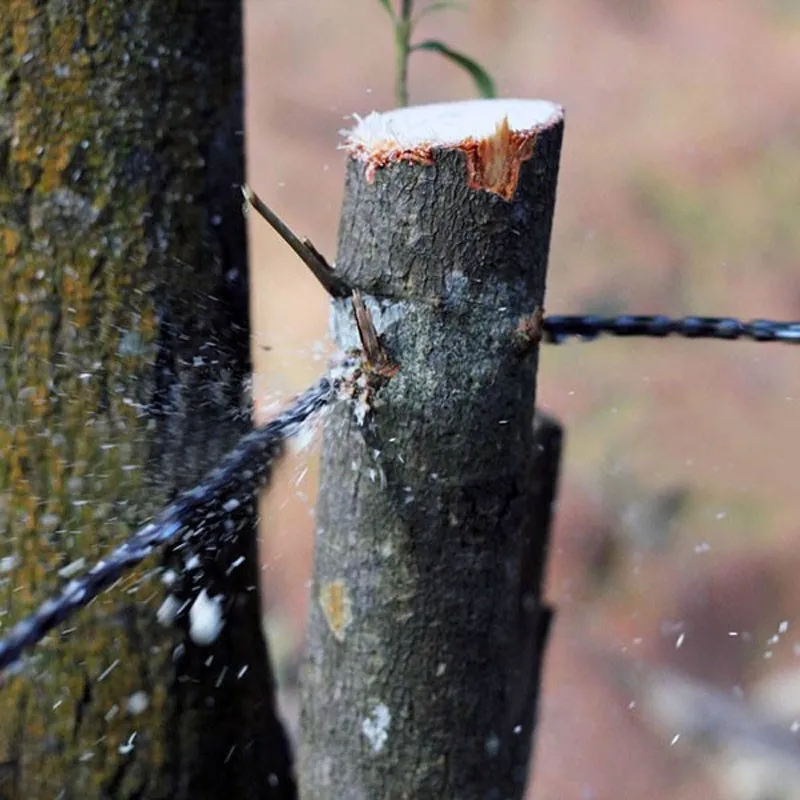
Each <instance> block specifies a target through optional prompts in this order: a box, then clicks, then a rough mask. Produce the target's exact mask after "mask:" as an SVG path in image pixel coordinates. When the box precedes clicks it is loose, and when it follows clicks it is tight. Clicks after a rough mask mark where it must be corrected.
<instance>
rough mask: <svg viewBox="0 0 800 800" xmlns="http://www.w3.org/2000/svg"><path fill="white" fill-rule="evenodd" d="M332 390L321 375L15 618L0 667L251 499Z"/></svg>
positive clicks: (0, 651)
mask: <svg viewBox="0 0 800 800" xmlns="http://www.w3.org/2000/svg"><path fill="white" fill-rule="evenodd" d="M337 388H338V386H337V381H335V380H331V379H329V378H322V379H321V380H320V381H319V382H318V383H316V384H315V385H314V386H312V387H311V388H310V389H308V390H307V391H306V392H304V393H303V394H302V395H300V396H299V397H298V398H297V399H296V400H295V401H294V403H292V405H291V406H289V408H287V409H286V411H284V412H283V413H282V414H281V415H280V416H278V417H276V418H275V419H274V420H272V421H271V422H269V423H267V424H266V425H264V426H263V427H261V428H258V429H257V430H255V431H253V432H252V433H249V434H247V435H246V436H244V437H243V438H242V439H241V441H240V442H239V444H238V445H237V446H236V447H235V448H234V449H233V450H232V451H231V452H230V453H228V455H226V456H225V457H224V458H223V460H222V461H221V463H220V464H219V466H218V467H216V469H214V470H213V471H212V472H211V473H210V474H209V475H208V476H207V477H206V478H205V480H203V481H202V482H201V483H199V484H198V485H197V486H195V487H194V488H193V489H191V490H189V491H187V492H185V493H183V494H182V495H180V497H178V498H177V499H176V500H175V501H174V502H172V503H170V505H168V506H167V507H166V508H165V509H164V510H163V511H162V512H161V513H160V514H159V515H158V516H157V517H156V518H155V519H154V520H152V521H151V522H149V523H148V524H147V525H145V526H143V527H142V528H140V529H139V530H138V531H136V532H135V533H134V534H133V535H132V536H131V537H130V538H129V539H127V540H126V541H125V542H123V544H121V545H120V546H119V547H117V548H116V549H115V550H113V551H112V552H111V553H109V554H108V555H107V556H106V557H105V558H104V559H103V560H101V561H98V562H97V563H96V564H95V565H94V567H92V569H90V570H89V571H88V572H87V573H85V574H84V575H82V576H80V577H79V578H75V579H74V580H71V581H70V582H69V583H68V584H67V585H66V586H65V587H64V588H63V589H62V590H61V592H60V594H58V595H57V596H56V597H54V598H51V599H49V600H46V601H45V602H44V603H42V605H41V606H39V608H38V609H37V610H36V611H34V612H33V613H32V614H31V615H30V616H28V617H26V618H25V619H23V620H21V621H20V622H18V623H17V624H16V625H15V626H14V627H13V628H12V629H11V630H10V631H9V632H8V633H7V634H6V636H5V637H3V638H2V639H0V670H3V669H5V668H6V667H8V666H9V665H11V664H13V663H14V662H16V661H17V660H18V659H19V658H20V657H21V656H22V653H23V652H24V651H25V650H26V649H29V648H31V647H33V646H34V645H35V644H37V643H38V642H39V641H41V640H42V639H43V638H44V637H45V636H46V635H47V633H48V632H49V631H51V630H52V629H53V628H54V627H55V626H56V625H58V624H59V623H61V622H64V620H66V619H67V618H68V617H69V616H71V615H72V614H73V613H74V612H75V611H77V610H78V609H80V608H83V607H84V606H86V605H87V604H88V603H89V602H90V601H91V600H92V599H94V598H95V597H96V596H97V595H98V594H99V593H100V592H101V591H102V590H103V589H105V588H107V587H109V586H110V585H111V584H113V583H114V582H115V581H117V580H119V578H120V577H121V576H122V575H124V574H125V572H126V571H127V570H128V569H130V568H131V567H133V566H135V565H136V564H138V563H140V562H141V561H142V560H144V559H145V558H147V557H148V556H149V555H150V554H152V553H153V552H155V551H156V550H157V549H158V548H159V547H161V546H162V545H165V544H167V543H169V542H173V541H175V540H177V539H178V537H181V536H196V535H199V533H200V532H201V531H202V530H203V529H204V528H208V527H212V526H213V527H216V526H217V525H218V523H219V522H220V521H224V519H225V515H226V513H228V509H231V511H232V510H233V509H234V508H235V507H238V502H239V498H241V497H247V496H249V497H252V496H253V495H254V493H255V491H256V490H257V489H258V488H259V487H260V486H262V485H264V484H265V483H266V482H267V481H268V479H269V477H270V474H271V472H272V466H273V464H274V463H275V460H276V458H277V457H278V455H279V454H280V452H281V449H282V446H283V443H284V442H285V441H286V439H288V438H289V437H291V436H293V435H294V434H295V433H297V431H298V430H299V429H300V427H301V426H302V424H303V423H304V422H305V421H306V420H307V419H308V418H309V417H310V416H311V415H312V414H314V413H316V412H317V411H319V410H320V409H322V408H323V407H324V406H326V405H327V404H328V403H329V402H330V401H331V400H332V399H333V398H334V397H335V396H336V393H337Z"/></svg>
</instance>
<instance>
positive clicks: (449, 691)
mask: <svg viewBox="0 0 800 800" xmlns="http://www.w3.org/2000/svg"><path fill="white" fill-rule="evenodd" d="M561 137H562V120H561V118H560V117H559V118H558V119H556V120H553V121H551V123H549V124H548V125H547V126H545V127H544V128H543V129H542V130H541V131H540V132H539V134H538V136H537V138H536V142H535V149H534V153H533V156H532V158H530V160H527V161H524V162H523V163H522V167H521V172H520V175H519V183H518V185H517V186H516V192H515V193H514V194H513V199H511V200H510V201H506V200H504V199H502V198H501V197H499V196H498V195H497V194H494V193H491V192H488V191H483V190H477V191H476V190H474V189H470V188H469V187H468V185H467V172H468V169H467V164H466V163H465V162H466V158H465V155H464V153H463V152H461V151H459V150H457V149H446V148H438V149H434V150H433V152H432V153H428V154H426V158H425V159H424V160H425V161H426V162H430V163H422V164H419V163H418V164H409V163H394V164H390V165H389V166H385V167H382V168H378V169H377V171H375V172H374V174H372V173H371V172H370V171H367V172H365V168H364V165H363V164H362V163H360V162H358V161H356V160H351V161H350V163H349V164H348V171H347V183H346V191H345V201H344V210H343V213H342V220H341V227H340V241H339V252H338V258H337V272H338V274H339V275H340V276H341V277H342V278H343V279H344V280H346V281H347V282H349V283H350V284H351V285H352V286H353V287H355V288H357V289H358V290H360V292H361V293H362V294H363V295H364V297H365V301H366V304H367V306H368V307H369V308H370V310H371V312H372V315H373V318H374V320H375V324H376V327H377V329H378V331H379V332H380V333H381V336H382V343H383V344H384V346H385V348H386V350H387V351H388V354H389V357H390V358H391V360H392V361H394V362H395V363H396V364H397V365H398V366H399V371H398V372H397V373H396V374H395V375H394V376H393V377H391V378H390V379H388V380H384V381H383V383H382V385H381V387H380V388H378V389H377V391H376V392H375V395H374V398H373V399H372V400H371V402H370V406H371V410H370V411H369V412H368V414H367V417H366V420H365V421H364V424H363V425H360V424H359V422H358V421H357V420H356V417H355V415H354V412H353V407H352V404H350V403H349V402H341V403H339V404H338V405H337V406H336V407H335V408H334V409H333V410H332V411H331V413H330V415H329V416H328V417H327V418H326V421H325V432H324V444H323V457H322V477H321V481H322V485H321V491H320V497H319V500H318V504H317V532H316V550H315V573H314V580H313V586H312V598H311V599H312V610H311V616H310V627H309V636H308V643H307V662H306V665H305V671H304V675H303V696H302V703H303V705H302V718H301V726H302V735H301V750H300V787H301V796H303V797H305V798H315V799H316V798H320V799H321V800H324V798H336V800H345V799H346V800H351V799H352V800H378V799H381V800H383V799H384V798H386V799H390V800H399V799H400V798H423V797H436V798H453V799H455V798H459V800H472V798H475V800H478V799H479V798H480V800H486V798H520V797H522V794H523V791H524V778H525V762H527V756H528V752H529V747H528V746H527V745H528V737H529V736H530V730H531V727H532V721H531V717H532V715H533V713H534V709H535V685H536V683H537V674H538V669H539V665H540V663H541V657H542V649H543V646H544V640H545V637H546V631H547V623H548V620H549V612H548V610H547V609H546V608H544V607H543V606H542V602H541V592H540V584H541V569H542V562H543V559H544V554H545V545H546V541H545V540H546V534H547V525H548V523H549V502H550V501H549V500H548V501H546V505H547V508H548V511H547V512H546V513H545V512H543V510H542V506H541V499H542V498H541V493H542V491H543V488H542V486H543V484H542V482H543V481H544V482H547V481H548V480H550V484H551V489H552V488H553V486H554V482H555V477H554V476H555V472H554V471H553V468H552V462H551V463H550V465H549V466H548V467H547V468H543V467H542V462H541V461H539V460H538V459H537V447H536V437H535V435H534V426H533V414H534V399H535V388H536V367H537V349H536V337H535V332H536V331H535V328H536V325H535V319H536V317H535V311H536V309H537V308H538V309H540V308H541V307H542V302H543V294H544V284H545V270H546V265H547V256H548V247H549V240H550V230H551V222H552V216H553V208H554V202H555V191H556V180H557V172H558V160H559V153H560V145H561ZM371 179H372V181H371ZM511 188H512V191H513V186H512V187H511ZM333 315H334V320H333V325H334V329H335V331H336V334H337V338H338V339H339V341H340V343H342V344H343V345H344V346H346V347H347V346H352V345H355V344H356V343H357V338H356V337H355V334H354V323H353V315H352V312H351V309H350V306H349V303H348V302H347V301H341V300H337V301H335V302H334V311H333ZM526 334H533V335H532V338H531V336H527V338H526ZM547 436H548V435H545V436H544V438H545V440H547V441H550V439H548V438H547ZM555 450H556V454H555V458H556V459H557V450H558V448H557V447H556V448H555ZM537 464H538V466H537ZM543 469H544V471H542V470H543ZM547 474H549V475H550V476H551V479H548V478H547ZM537 497H538V498H539V500H538V501H537V499H536V498H537ZM537 503H539V505H537ZM526 671H527V673H526ZM527 678H530V679H531V680H532V681H533V686H531V683H530V681H529V680H527ZM526 715H527V717H528V721H526V720H525V717H526ZM520 737H521V738H522V740H523V746H522V747H520V746H519V740H520ZM521 762H522V763H521Z"/></svg>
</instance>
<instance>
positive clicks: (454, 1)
mask: <svg viewBox="0 0 800 800" xmlns="http://www.w3.org/2000/svg"><path fill="white" fill-rule="evenodd" d="M446 8H455V9H458V10H459V11H465V10H466V6H465V5H464V3H463V2H462V0H436V2H433V3H430V4H429V5H427V6H425V8H423V9H422V11H420V12H419V14H417V16H416V17H415V18H414V24H415V25H416V24H417V23H418V22H419V21H420V20H421V19H422V18H423V17H425V16H427V15H428V14H430V13H431V12H434V11H444V10H445V9H446Z"/></svg>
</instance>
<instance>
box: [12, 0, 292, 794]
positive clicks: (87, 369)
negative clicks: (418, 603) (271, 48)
mask: <svg viewBox="0 0 800 800" xmlns="http://www.w3.org/2000/svg"><path fill="white" fill-rule="evenodd" d="M241 36H242V34H241V5H240V2H237V0H198V1H195V2H188V0H142V1H141V2H137V3H133V4H132V3H129V2H126V0H85V1H84V2H81V3H78V4H75V3H64V2H60V0H46V1H45V2H33V1H32V0H0V454H2V462H1V463H0V565H2V567H0V569H2V573H3V574H0V606H1V607H2V616H1V617H0V626H2V627H0V635H2V633H3V630H4V629H6V628H7V627H9V626H10V625H11V624H13V623H14V622H15V621H16V620H18V619H19V618H20V617H22V616H24V615H25V614H26V613H27V612H29V611H30V610H31V609H32V608H33V607H34V606H35V605H36V604H37V603H38V602H40V601H41V600H42V599H43V598H44V597H45V596H47V595H48V594H50V593H51V592H53V590H54V589H56V588H57V587H58V586H59V585H60V584H61V583H62V582H63V581H64V580H66V578H67V576H68V573H69V572H70V571H71V570H72V569H73V568H76V569H79V568H80V567H81V566H82V565H83V564H86V566H89V565H90V564H91V562H92V561H94V560H95V559H96V558H97V557H99V556H100V555H101V554H102V552H103V551H104V550H105V549H107V548H110V547H111V546H112V545H113V544H116V543H118V542H119V541H120V540H121V539H122V538H124V537H125V536H126V535H127V534H129V533H130V532H131V531H132V530H133V529H134V528H135V527H137V526H138V525H140V524H142V523H143V522H144V521H146V519H147V517H148V515H149V514H151V513H152V512H154V511H155V510H157V509H158V508H159V507H160V506H162V505H164V504H165V503H166V502H167V501H168V500H170V499H171V498H172V497H173V496H174V495H175V494H176V493H177V492H178V491H179V490H180V489H182V488H185V487H186V486H188V485H190V484H191V483H193V482H194V481H196V480H198V479H199V478H200V477H201V476H202V475H203V474H204V473H205V472H206V471H207V470H208V469H209V467H211V466H213V464H214V462H215V460H216V459H217V458H218V457H219V455H220V454H222V453H223V452H225V451H226V450H228V449H229V448H230V447H231V446H232V445H233V444H234V443H235V442H236V440H237V439H238V437H239V436H241V435H242V434H243V433H244V432H246V431H247V430H248V429H249V427H250V418H249V411H250V408H249V398H248V391H247V385H248V381H249V375H250V361H249V328H248V324H247V317H248V278H247V255H246V253H247V249H246V239H245V228H244V223H243V220H242V215H241V197H240V193H239V184H240V183H241V182H242V176H243V168H244V158H243V146H244V138H243V130H242V127H243V122H242V97H243V93H242V92H243V85H242V44H241V42H242V38H241ZM229 521H230V520H229ZM235 526H236V528H235V529H236V531H237V532H238V535H236V536H230V535H229V536H228V539H229V541H228V542H227V543H226V544H225V546H224V547H220V548H219V549H218V550H216V551H214V550H213V548H211V547H206V548H204V549H203V551H202V552H200V553H198V562H197V563H198V565H199V569H195V570H194V571H193V572H191V573H190V572H189V571H188V570H186V568H185V562H186V560H187V557H186V551H185V550H181V549H178V550H177V551H176V552H175V553H173V555H172V556H171V563H173V564H174V566H175V572H176V573H177V574H178V575H179V576H180V577H179V579H178V581H177V583H175V584H173V585H172V586H171V587H170V589H169V590H167V588H166V587H165V586H164V585H163V584H162V582H161V581H160V580H158V579H156V578H153V577H152V575H153V573H154V572H157V570H154V567H157V566H158V565H157V564H156V563H154V562H152V561H151V563H149V564H147V565H146V566H145V567H144V568H143V569H142V570H139V571H138V572H137V573H136V574H134V575H131V577H130V578H129V579H128V580H125V581H123V582H121V584H120V585H119V586H117V587H115V588H114V589H113V590H111V591H109V592H108V593H107V594H105V595H104V596H103V597H102V598H101V599H100V600H99V601H98V602H95V603H94V604H92V606H91V607H90V608H88V609H86V610H85V611H83V612H82V613H81V614H79V615H77V616H76V617H75V619H74V620H71V621H70V623H69V625H64V626H62V628H61V629H60V631H59V632H58V634H56V635H51V636H50V637H48V639H47V640H46V641H45V642H43V643H42V644H41V645H40V646H39V647H38V648H37V649H36V650H35V651H34V653H33V654H31V655H30V656H29V657H28V658H27V659H26V660H25V662H24V664H23V666H22V668H21V670H20V672H19V673H18V674H16V675H12V676H8V680H7V683H6V685H5V686H3V687H2V688H0V720H2V722H1V723H0V798H3V799H4V800H5V799H6V798H25V800H35V799H36V798H53V797H58V798H76V800H77V798H81V799H82V798H100V797H103V798H118V797H119V798H127V797H131V798H132V797H147V798H155V797H164V798H167V797H169V798H187V797H192V798H204V797H207V798H211V797H214V798H216V797H220V796H229V797H235V798H239V797H241V798H250V797H252V798H256V797H258V798H263V797H270V798H272V797H275V798H277V797H282V798H283V797H291V796H293V793H294V792H293V789H292V787H291V780H290V778H289V776H288V775H286V774H285V769H286V765H287V764H288V751H287V749H286V742H285V740H284V739H283V736H282V732H281V730H280V727H279V726H278V724H277V720H276V719H275V717H274V712H273V682H272V675H271V672H270V667H269V661H268V658H267V654H266V650H265V646H264V642H263V637H262V634H261V628H260V605H259V596H258V591H257V585H258V566H257V557H256V547H255V506H254V503H253V498H251V497H248V498H243V503H242V504H241V507H240V509H239V510H238V512H237V515H236V519H235ZM209 527H210V528H211V530H209V531H208V532H207V533H206V535H207V536H211V537H212V538H213V537H214V536H217V537H221V536H223V535H224V534H225V530H226V529H224V528H223V526H222V521H221V520H220V521H218V523H217V524H216V527H217V528H219V530H215V529H214V526H213V525H210V526H209ZM232 564H236V568H235V569H229V568H230V566H231V565H232ZM60 570H63V572H61V573H60V572H59V571H60ZM148 576H149V579H148ZM198 577H202V583H196V581H197V579H198ZM201 587H206V588H208V587H216V589H217V590H220V591H223V590H224V596H225V611H226V616H225V620H226V624H225V627H224V629H223V631H222V633H221V635H220V636H219V638H218V639H217V640H216V641H215V642H213V643H212V644H210V645H209V646H206V647H201V646H199V645H198V644H195V643H194V642H193V641H192V639H191V638H190V637H188V636H187V634H186V627H187V626H186V624H185V620H184V621H182V622H181V623H180V624H178V625H177V626H175V627H173V628H169V629H165V628H163V627H162V626H160V625H159V624H158V623H157V622H156V615H155V612H156V609H157V608H158V607H159V604H160V603H161V601H162V600H163V599H164V596H165V594H166V592H167V591H170V592H172V593H174V594H176V595H177V596H178V597H179V598H181V599H182V598H188V599H191V598H192V597H193V596H194V595H196V593H197V591H198V590H199V589H200V588H201Z"/></svg>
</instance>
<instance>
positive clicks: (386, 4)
mask: <svg viewBox="0 0 800 800" xmlns="http://www.w3.org/2000/svg"><path fill="white" fill-rule="evenodd" d="M378 2H379V3H380V4H381V5H382V6H383V7H384V8H385V9H386V13H387V14H388V15H389V16H390V17H391V18H392V19H394V9H393V8H392V3H391V0H378Z"/></svg>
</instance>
